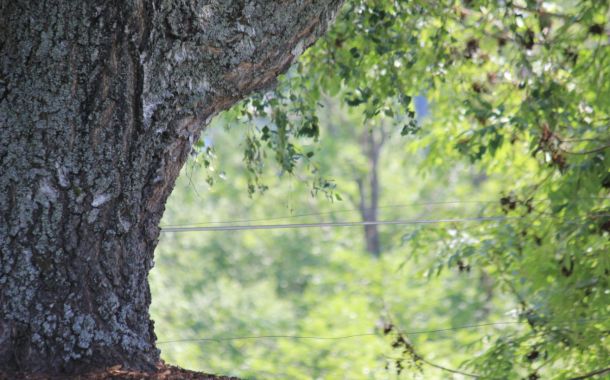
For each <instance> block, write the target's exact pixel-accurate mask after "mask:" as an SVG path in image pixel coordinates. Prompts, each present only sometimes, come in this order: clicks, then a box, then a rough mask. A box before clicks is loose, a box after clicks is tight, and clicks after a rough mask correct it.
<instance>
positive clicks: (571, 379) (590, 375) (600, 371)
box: [568, 367, 610, 380]
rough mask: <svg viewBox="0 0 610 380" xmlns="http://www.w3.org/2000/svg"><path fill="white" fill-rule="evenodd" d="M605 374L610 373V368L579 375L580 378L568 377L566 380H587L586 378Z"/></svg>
mask: <svg viewBox="0 0 610 380" xmlns="http://www.w3.org/2000/svg"><path fill="white" fill-rule="evenodd" d="M605 373H610V367H608V368H602V369H598V370H596V371H593V372H589V373H585V374H584V375H580V376H576V377H570V378H569V379H568V380H582V379H588V378H591V377H594V376H598V375H603V374H605Z"/></svg>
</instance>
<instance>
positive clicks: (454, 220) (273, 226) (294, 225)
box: [161, 216, 524, 232]
mask: <svg viewBox="0 0 610 380" xmlns="http://www.w3.org/2000/svg"><path fill="white" fill-rule="evenodd" d="M522 218H524V217H523V216H514V217H510V216H487V217H485V216H483V217H473V218H449V219H411V220H377V221H364V222H321V223H290V224H260V225H237V226H207V227H164V228H162V229H161V232H211V231H241V230H276V229H287V228H314V227H356V226H373V225H377V226H378V225H407V224H435V223H463V222H493V221H504V220H509V219H522Z"/></svg>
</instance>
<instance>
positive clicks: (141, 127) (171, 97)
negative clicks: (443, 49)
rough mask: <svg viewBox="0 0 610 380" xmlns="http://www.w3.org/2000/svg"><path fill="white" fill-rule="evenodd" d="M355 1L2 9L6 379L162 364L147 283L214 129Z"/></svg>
mask: <svg viewBox="0 0 610 380" xmlns="http://www.w3.org/2000/svg"><path fill="white" fill-rule="evenodd" d="M340 3H341V1H340V0H323V1H314V0H309V1H307V0H286V1H265V0H259V1H246V0H241V1H225V0H217V1H197V0H155V1H145V0H130V1H116V2H94V1H87V0H85V1H67V0H64V1H14V0H0V53H1V56H0V174H1V177H0V370H4V371H9V372H18V371H21V372H45V373H75V372H79V371H85V370H89V369H92V368H100V367H105V366H111V365H117V364H122V365H124V366H127V367H130V368H136V369H152V368H153V366H154V365H155V363H156V362H157V361H158V360H159V352H158V350H157V349H156V348H155V335H154V331H153V323H152V321H150V318H149V314H148V307H149V304H150V291H149V288H148V283H147V275H148V272H149V270H150V269H151V267H152V265H153V251H154V248H155V246H156V244H157V238H158V234H159V228H158V226H157V225H158V222H159V220H160V218H161V215H162V213H163V209H164V204H165V201H166V199H167V197H168V196H169V194H170V192H171V189H172V187H173V185H174V181H175V179H176V176H177V175H178V173H179V171H180V168H181V167H182V165H183V164H184V162H185V160H186V158H187V156H188V153H189V151H190V149H191V144H192V143H193V142H194V141H195V140H196V139H197V138H198V136H199V133H200V132H201V129H202V128H203V127H204V126H205V125H206V124H207V123H208V121H209V119H210V118H211V117H212V116H213V115H214V114H216V113H217V112H219V111H220V110H222V109H224V108H226V107H228V106H230V105H231V104H233V103H234V102H236V101H237V100H239V99H240V98H242V97H243V96H245V95H247V94H248V93H250V92H252V91H254V90H260V89H263V88H265V87H267V86H269V85H271V84H272V82H273V80H274V78H275V77H276V76H277V75H278V74H280V73H281V72H283V71H285V70H286V69H287V67H288V66H289V65H290V63H291V62H292V60H293V59H294V58H295V57H296V56H298V55H299V54H300V53H301V52H302V51H303V49H304V48H306V47H307V46H309V45H311V44H312V43H313V41H315V39H316V38H317V37H318V36H319V35H320V34H321V33H323V31H324V30H325V28H326V26H327V23H328V21H329V20H330V19H331V18H332V16H333V14H334V12H335V11H336V10H337V8H338V7H339V5H340Z"/></svg>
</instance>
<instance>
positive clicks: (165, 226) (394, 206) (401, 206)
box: [160, 197, 610, 229]
mask: <svg viewBox="0 0 610 380" xmlns="http://www.w3.org/2000/svg"><path fill="white" fill-rule="evenodd" d="M582 199H608V200H610V198H608V197H585V198H574V199H573V200H582ZM546 201H549V199H540V200H536V201H534V202H533V203H534V204H538V203H542V202H546ZM494 203H496V204H497V203H499V201H498V200H497V199H496V200H481V201H477V200H451V201H429V202H414V203H402V204H392V205H383V206H379V207H377V209H379V210H383V209H404V208H410V207H417V206H439V205H459V204H494ZM359 211H360V209H359V208H351V209H341V210H331V211H323V212H311V213H299V214H295V215H284V216H277V217H270V218H255V219H235V220H220V221H207V222H197V223H182V224H178V223H173V224H163V225H161V226H160V227H161V228H162V229H168V228H174V227H198V226H207V225H215V224H235V223H244V224H245V223H252V222H267V221H273V220H286V219H296V218H303V217H308V216H322V215H332V214H340V213H353V212H359Z"/></svg>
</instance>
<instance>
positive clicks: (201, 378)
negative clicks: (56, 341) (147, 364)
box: [0, 362, 239, 380]
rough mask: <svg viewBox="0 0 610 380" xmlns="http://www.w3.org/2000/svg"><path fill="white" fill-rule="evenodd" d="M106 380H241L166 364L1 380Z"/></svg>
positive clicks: (2, 378) (0, 377) (2, 377)
mask: <svg viewBox="0 0 610 380" xmlns="http://www.w3.org/2000/svg"><path fill="white" fill-rule="evenodd" d="M13 379H23V380H64V379H74V380H106V379H113V380H116V379H129V380H136V379H148V380H182V379H187V380H188V379H194V380H239V379H238V378H237V377H228V376H216V375H210V374H207V373H203V372H196V371H189V370H187V369H183V368H180V367H175V366H172V365H167V364H165V363H164V362H161V363H159V364H157V370H156V371H155V372H142V371H134V370H129V369H123V368H122V366H120V365H119V366H115V367H110V368H105V369H100V370H95V371H91V372H87V373H83V374H80V375H70V376H49V375H47V374H44V373H36V374H31V373H20V374H11V375H10V376H9V375H6V374H4V373H3V372H1V371H0V380H13Z"/></svg>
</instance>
